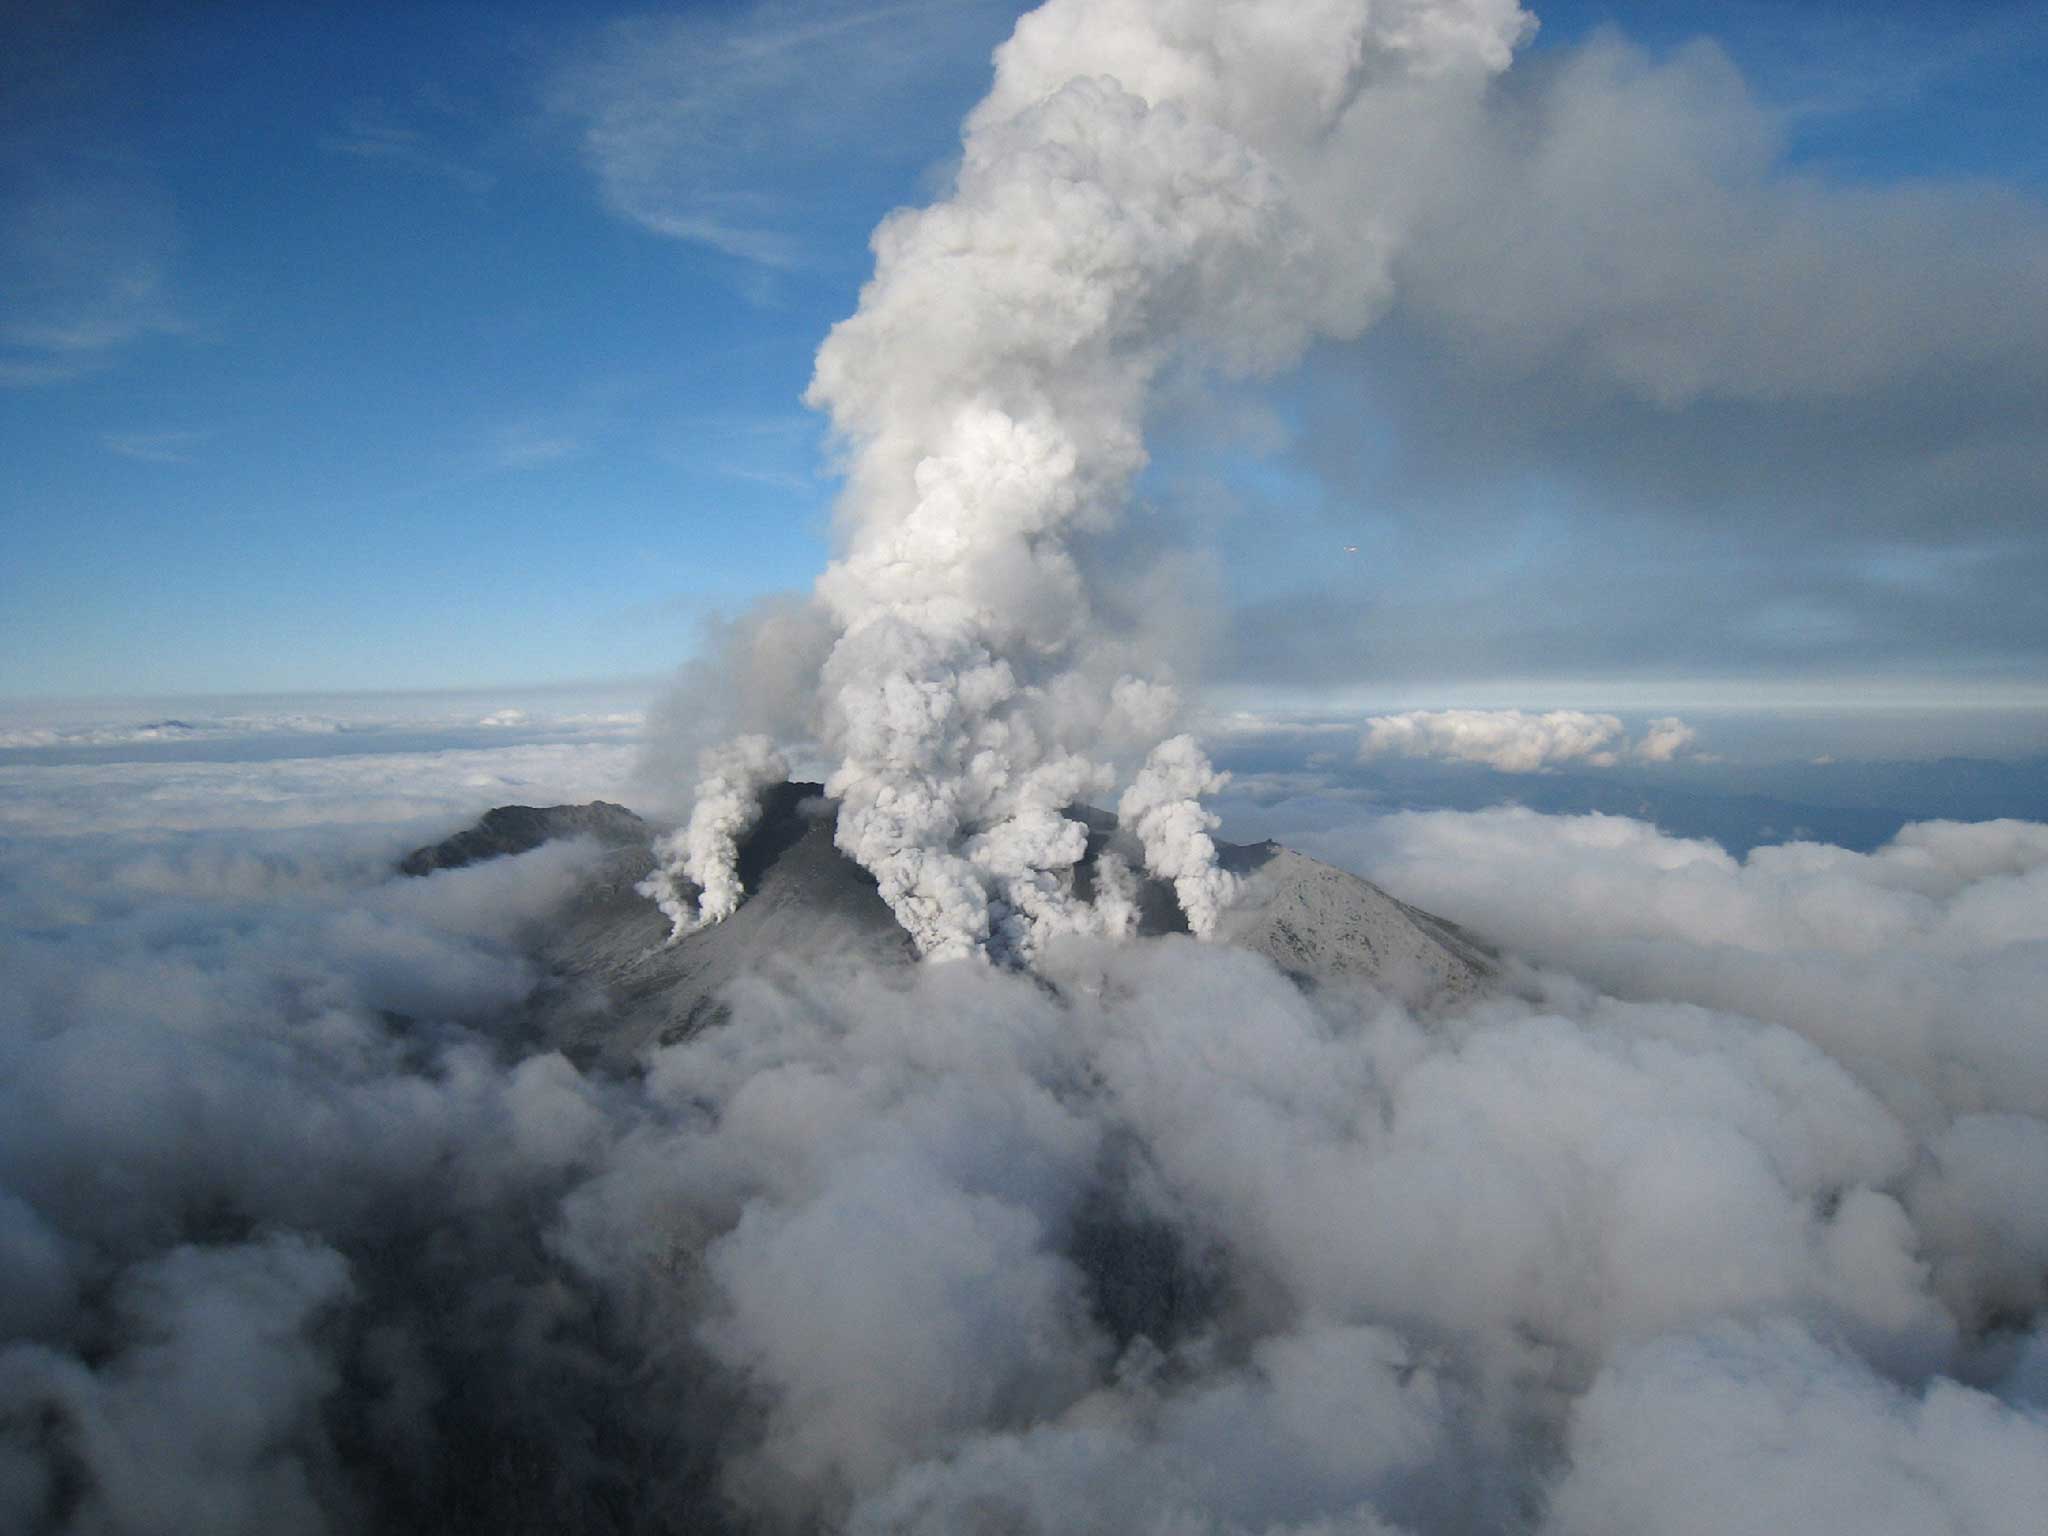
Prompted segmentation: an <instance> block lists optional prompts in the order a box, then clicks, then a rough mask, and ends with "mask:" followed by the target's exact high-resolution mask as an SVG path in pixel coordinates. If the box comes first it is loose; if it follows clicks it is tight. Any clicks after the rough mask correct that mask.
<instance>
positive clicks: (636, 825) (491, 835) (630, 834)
mask: <svg viewBox="0 0 2048 1536" xmlns="http://www.w3.org/2000/svg"><path fill="white" fill-rule="evenodd" d="M558 837H594V838H596V839H597V840H598V841H599V842H601V843H609V844H612V845H613V846H615V847H623V846H626V845H629V844H635V843H646V842H651V841H652V840H653V837H654V829H653V828H652V827H650V826H648V825H647V823H646V822H644V821H642V820H641V819H640V818H639V817H638V816H636V815H634V814H633V813H632V812H631V811H629V810H627V809H626V808H625V807H624V806H623V805H613V804H612V803H611V802H610V801H609V800H593V801H591V802H590V803H589V804H588V805H501V806H499V807H498V808H497V809H496V810H490V811H485V812H484V814H483V819H482V820H481V821H479V822H478V823H477V824H476V825H475V826H473V827H467V828H465V829H463V830H462V831H460V832H458V833H456V834H455V835H454V836H453V837H450V838H445V839H443V840H442V841H441V842H438V843H435V844H433V845H432V846H431V847H428V848H415V849H413V851H412V852H411V853H408V854H407V855H406V856H405V857H404V858H403V859H401V860H400V861H399V864H398V869H399V873H401V874H407V875H431V874H432V873H433V872H434V871H435V870H437V869H460V868H462V867H463V866H464V865H465V864H478V863H481V862H482V861H483V860H485V859H496V858H502V857H504V856H505V855H506V854H509V853H525V852H527V851H528V850H529V849H533V848H538V847H539V846H540V845H541V844H542V843H545V842H550V841H552V840H553V839H555V838H558Z"/></svg>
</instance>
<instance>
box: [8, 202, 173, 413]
mask: <svg viewBox="0 0 2048 1536" xmlns="http://www.w3.org/2000/svg"><path fill="white" fill-rule="evenodd" d="M27 182H28V184H27V185H26V186H25V187H23V188H22V189H21V190H19V191H17V192H16V193H14V194H13V195H11V196H6V197H4V198H0V291H4V292H5V293H6V294H7V296H8V303H7V314H6V316H5V318H4V319H0V387H4V388H16V389H20V388H29V387H33V386H36V385H42V384H53V383H61V382H63V381H65V380H68V379H74V378H78V377H80V376H81V375H84V374H88V373H92V372H94V371H96V370H98V369H101V368H105V367H107V366H110V365H111V364H112V363H113V362H114V361H115V360H116V359H117V358H118V357H119V355H120V354H121V352H122V351H123V349H125V348H127V347H128V346H130V345H132V344H134V343H135V342H138V341H140V340H142V339H144V338H145V337H148V336H151V335H177V334H181V333H184V332H187V331H190V330H191V329H192V325H191V322H190V321H189V320H188V319H187V318H186V317H185V316H183V315H182V314H180V313H179V310H178V307H177V305H176V303H175V301H174V299H173V297H172V292H171V281H170V268H171V258H172V255H173V252H174V250H175V247H176V243H177V241H176V221H175V218H174V216H173V212H172V209H171V205H170V201H169V199H168V198H166V197H165V196H163V195H162V194H161V193H159V192H157V191H156V190H155V189H153V188H151V187H148V186H146V185H143V184H141V183H138V182H134V181H130V180H123V179H120V178H116V177H108V176H97V175H87V176H81V177H78V178H76V179H67V178H64V177H61V176H59V175H56V174H54V173H45V174H42V175H39V176H32V177H29V178H27Z"/></svg>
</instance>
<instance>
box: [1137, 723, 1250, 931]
mask: <svg viewBox="0 0 2048 1536" xmlns="http://www.w3.org/2000/svg"><path fill="white" fill-rule="evenodd" d="M1229 782H1230V775H1229V774H1227V773H1218V772H1217V771H1216V770H1215V769H1214V768H1212V767H1210V766H1209V759H1208V758H1207V757H1206V756H1204V755H1203V753H1202V749H1201V748H1200V747H1198V746H1196V745H1195V739H1194V737H1192V736H1175V737H1172V738H1170V739H1169V740H1166V741H1162V742H1161V743H1160V744H1159V745H1158V746H1156V747H1154V748H1153V749H1152V755H1151V756H1150V757H1149V758H1147V759H1146V760H1145V766H1144V768H1143V769H1142V770H1141V771H1140V772H1139V774H1138V777H1137V779H1136V781H1135V782H1134V783H1133V784H1132V785H1131V787H1130V788H1129V789H1127V790H1125V791H1124V796H1123V799H1121V800H1120V801H1118V802H1117V808H1116V813H1117V817H1118V819H1119V820H1120V821H1122V823H1123V824H1124V825H1125V826H1127V827H1129V828H1130V829H1131V830H1132V831H1134V832H1136V833H1137V834H1138V841H1139V842H1140V843H1141V844H1142V845H1143V846H1144V849H1145V867H1146V868H1147V869H1149V870H1151V871H1152V873H1154V874H1155V875H1158V876H1159V877H1160V878H1161V879H1163V880H1171V881H1172V882H1173V892H1174V895H1176V896H1178V897H1179V898H1180V907H1181V910H1182V911H1183V912H1185V913H1186V914H1187V917H1188V931H1189V932H1191V933H1193V934H1194V935H1195V937H1196V938H1198V939H1206V938H1208V937H1210V936H1211V935H1212V934H1214V933H1215V931H1216V924H1217V922H1218V921H1219V920H1220V919H1221V918H1222V916H1223V912H1224V909H1225V908H1226V907H1228V906H1229V905H1230V903H1231V900H1232V898H1233V897H1235V896H1236V894H1237V880H1236V877H1235V876H1233V875H1231V874H1230V873H1229V872H1228V871H1226V870H1222V869H1218V868H1217V867H1216V844H1215V842H1214V840H1213V839H1211V838H1210V836H1209V834H1210V833H1211V832H1213V831H1214V830H1215V829H1216V817H1215V816H1214V815H1213V814H1211V813H1210V812H1208V811H1206V810H1204V809H1203V808H1202V803H1201V797H1202V796H1203V795H1213V794H1215V793H1216V792H1217V791H1219V790H1221V789H1222V788H1223V786H1224V785H1225V784H1227V783H1229Z"/></svg>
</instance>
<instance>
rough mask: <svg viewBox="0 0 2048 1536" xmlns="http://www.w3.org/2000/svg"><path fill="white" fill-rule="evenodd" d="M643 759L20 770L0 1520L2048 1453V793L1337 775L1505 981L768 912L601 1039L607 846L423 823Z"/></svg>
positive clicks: (1374, 831) (1929, 1497) (675, 1511)
mask: <svg viewBox="0 0 2048 1536" xmlns="http://www.w3.org/2000/svg"><path fill="white" fill-rule="evenodd" d="M564 754H567V756H566V757H565V755H564ZM337 762H341V763H345V764H347V765H348V766H347V768H346V770H345V772H342V773H341V774H340V776H337V770H336V769H335V766H334V765H335V764H336V763H337ZM631 766H632V765H631V762H630V760H629V759H628V758H627V757H625V756H622V754H621V752H620V748H619V746H618V744H617V743H616V742H615V741H612V740H610V739H608V738H607V737H606V736H605V735H604V733H603V732H602V731H600V730H597V729H595V728H593V730H592V731H591V732H590V735H589V737H588V739H585V740H582V741H580V742H563V741H560V740H556V741H552V742H549V743H547V744H545V745H544V746H543V747H534V746H530V745H523V744H520V743H518V742H510V743H508V744H507V745H505V746H503V747H501V748H498V749H496V751H495V753H493V752H492V751H490V750H487V749H473V748H463V749H459V750H450V751H435V750H426V751H420V752H415V753H410V754H395V753H386V754H366V755H362V756H358V757H355V758H345V759H339V760H337V759H332V758H306V759H298V760H293V759H278V758H264V759H262V760H258V761H253V762H250V763H245V764H239V765H237V764H231V763H229V764H223V763H206V764H166V763H129V764H100V765H96V766H94V767H92V768H91V769H90V771H87V772H84V773H81V772H80V771H78V770H77V769H73V768H52V767H46V766H37V765H33V764H30V765H26V766H24V765H23V764H21V763H19V762H14V763H9V764H6V765H0V785H4V790H5V796H6V798H5V804H6V805H7V807H8V808H9V809H8V813H7V817H6V819H5V821H4V822H0V848H4V854H5V858H4V862H0V868H4V871H5V873H4V875H0V969H4V972H5V974H6V976H7V977H8V986H7V987H6V989H5V992H4V994H0V1256H4V1257H0V1330H4V1338H5V1340H6V1342H5V1343H4V1344H0V1526H4V1527H5V1528H7V1529H10V1530H25V1531H44V1530H49V1531H105V1532H112V1531H123V1532H125V1531H133V1532H144V1531H150V1532H155V1531H164V1530H206V1531H222V1532H232V1531H242V1530H248V1531H257V1530H262V1531H266V1532H276V1531H309V1532H310V1531H341V1530H351V1529H364V1528H371V1529H380V1530H472V1529H474V1530H482V1529H492V1530H543V1529H545V1530H559V1529H579V1530H595V1531H604V1530H617V1531H627V1530H684V1529H689V1530H703V1529H721V1528H723V1529H736V1530H767V1531H775V1530H809V1529H819V1528H826V1529H846V1530H855V1531H898V1530H913V1531H933V1532H938V1531H977V1530H980V1531H993V1530H1002V1531H1046V1532H1052V1531H1077V1530H1078V1531H1090V1530H1095V1531H1104V1532H1111V1531H1115V1532H1125V1531H1161V1532H1165V1531H1171V1532H1183V1531H1202V1532H1240V1531H1242V1532H1254V1531H1258V1532H1279V1531H1285V1532H1309V1531H1315V1532H1337V1531H1345V1532H1375V1533H1380V1532H1386V1531H1390V1530H1408V1531H1415V1532H1466V1531H1471V1532H1477V1531H1498V1530H1524V1531H1531V1532H1551V1533H1564V1532H1573V1533H1581V1532H1583V1533H1595V1532H1614V1533H1622V1532H1640V1531H1645V1530H1658V1531H1694V1530H1697V1531H1702V1532H1705V1531H1716V1532H1720V1531H1730V1530H1758V1531H1763V1530H1783V1529H1788V1528H1797V1529H1801V1530H1808V1531H1816V1532H1824V1531H1842V1532H1857V1533H1868V1532H1890V1531H1897V1532H1900V1533H1906V1532H1912V1533H1915V1536H1920V1533H1926V1532H1938V1531H1955V1532H2003V1531H2010V1532H2015V1533H2017V1532H2021V1531H2027V1530H2031V1529H2032V1525H2033V1522H2034V1521H2035V1520H2036V1519H2037V1518H2038V1511H2039V1510H2040V1509H2041V1508H2042V1507H2044V1506H2043V1501H2044V1498H2048V1341H2044V1338H2043V1335H2042V1332H2041V1328H2040V1323H2039V1318H2040V1314H2041V1311H2042V1308H2043V1306H2044V1304H2048V1215H2044V1212H2048V1028H2044V1021H2043V1016H2042V1012H2041V1003H2040V998H2041V997H2042V996H2043V995H2048V986H2044V984H2048V828H2044V827H2042V826H2040V825H2038V824H2030V823H2022V822H1992V823H1982V824H1975V825H1964V824H1956V823H1930V824H1923V825H1919V826H1916V827H1913V828H1911V829H1909V830H1908V831H1907V832H1906V833H1904V834H1902V835H1901V836H1900V837H1899V838H1898V839H1897V840H1896V841H1895V842H1894V843H1893V844H1892V845H1890V846H1889V847H1886V848H1883V849H1880V850H1879V851H1877V852H1876V853H1873V854H1867V855H1864V854H1852V853H1848V852H1846V851H1843V850H1840V849H1833V848H1828V847H1825V846H1820V845H1811V844H1808V845H1799V844H1790V845H1783V846H1778V847H1769V848H1762V849H1758V850H1757V851H1755V852H1754V853H1752V854H1751V855H1750V856H1749V857H1748V858H1747V859H1746V860H1741V861H1738V860H1735V859H1733V858H1731V857H1729V856H1728V855H1727V854H1725V853H1723V852H1722V851H1721V850H1720V849H1718V848H1717V847H1715V846H1713V845H1711V844H1706V843H1701V842H1694V841H1686V840H1681V839H1676V838H1672V837H1669V836H1666V835H1665V834H1662V833H1659V832H1658V831H1657V830H1656V829H1654V828H1653V827H1651V826H1649V825H1647V824H1645V823H1641V822H1637V821H1631V820H1628V819H1625V818H1618V817H1601V816H1589V817H1558V816H1540V815H1536V814H1534V813H1531V812H1528V811H1523V810H1518V809H1515V808H1511V807H1504V808H1498V809H1495V810H1490V811H1485V812H1478V813H1455V812H1425V813H1404V814H1393V815H1384V816H1375V815H1371V814H1366V813H1362V812H1360V811H1359V810H1358V809H1357V808H1356V807H1347V806H1344V805H1342V804H1339V803H1333V804H1332V805H1331V806H1330V808H1329V826H1328V828H1327V831H1326V833H1325V835H1323V836H1322V837H1321V838H1320V839H1317V840H1313V841H1312V846H1311V851H1313V852H1316V853H1319V854H1320V855H1322V856H1324V857H1328V858H1332V859H1334V860H1336V861H1338V862H1342V863H1347V864H1350V865H1352V866H1353V867H1356V868H1359V869H1361V870H1364V871H1365V872H1367V873H1370V874H1372V875H1373V876H1375V877H1376V878H1378V879H1380V880H1382V881H1383V882H1384V883H1385V884H1386V885H1387V886H1388V887H1389V888H1390V889H1392V890H1393V891H1394V892H1396V893H1397V894H1399V895H1400V896H1402V897H1403V898H1405V899H1408V900H1411V901H1414V902H1416V903H1418V904H1420V905H1422V906H1425V907H1427V908H1430V909H1432V910H1435V911H1438V912H1441V913H1443V914H1444V915H1446V916H1449V917H1452V918H1454V919H1456V920H1458V921H1461V922H1464V923H1466V924H1468V925H1470V926H1471V927H1472V928H1474V929H1475V930H1476V931H1478V932H1479V933H1481V934H1482V935H1484V936H1485V937H1487V938H1489V939H1491V940H1493V941H1494V942H1496V943H1498V944H1500V945H1501V946H1502V947H1503V949H1504V951H1505V952H1506V954H1507V956H1508V957H1509V958H1508V961H1507V974H1506V980H1505V982H1504V985H1503V986H1502V988H1501V989H1500V990H1499V991H1498V992H1497V993H1496V994H1495V995H1493V996H1491V997H1489V998H1487V999H1485V1000H1483V1001H1480V1002H1477V1003H1474V1004H1472V1005H1470V1006H1468V1007H1465V1008H1463V1009H1462V1010H1460V1011H1458V1012H1456V1013H1452V1014H1447V1015H1434V1014H1418V1013H1416V1012H1414V1011H1411V1010H1409V1009H1407V1008H1404V1007H1403V1006H1401V1005H1399V1004H1398V1003H1396V1002H1395V1001H1393V1000H1391V999H1390V998H1388V997H1384V996H1381V995H1378V994H1376V993H1374V992H1372V991H1371V990H1368V989H1342V988H1330V989H1323V990H1319V991H1315V992H1304V991H1303V990H1302V989H1301V988H1300V987H1298V986H1297V985H1296V984H1295V983H1293V982H1292V981H1290V980H1288V979H1287V978H1286V977H1284V976H1282V975H1281V974H1279V973H1278V972H1276V971H1275V970H1274V969H1273V968H1272V967H1271V966H1270V965H1268V964H1267V963H1266V962H1265V961H1263V960H1261V959H1259V958H1258V957H1255V956H1251V955H1248V954H1244V953H1240V952H1235V951H1231V950H1228V949H1225V948H1221V947H1216V946H1209V945H1203V944H1197V943H1195V942H1192V941H1189V940H1186V939H1165V940H1155V941H1146V942H1142V943H1124V944H1113V943H1106V942H1103V941H1099V940H1088V939H1076V940H1075V941H1073V942H1071V943H1067V944H1061V945H1055V946H1052V947H1051V948H1050V949H1049V951H1048V952H1047V954H1046V955H1045V956H1044V957H1043V959H1042V962H1041V965H1040V967H1039V971H1038V974H1036V975H1030V974H1025V973H1021V972H1014V971H1006V970H1003V969H999V968H994V967H991V966H989V965H987V964H984V963H981V962H978V961H967V962H960V963H948V964H938V965H928V966H924V967H906V968H902V969H899V970H894V971H884V972H876V971H873V970H864V969H860V968H857V967H855V966H854V965H852V964H851V963H850V962H849V963H848V964H847V965H846V966H844V967H843V968H838V969H832V968H827V969H823V970H813V971H810V972H807V973H803V974H794V973H788V972H781V971H777V970H776V969H775V968H774V967H773V966H772V965H771V966H769V967H768V968H767V969H766V970H765V971H764V973H763V974H760V975H757V976H755V977H753V978H751V979H749V980H747V981H745V982H743V983H742V984H741V985H740V986H739V987H738V988H737V990H736V991H735V992H734V994H733V996H732V999H731V1002H732V1007H733V1013H732V1018H731V1021H730V1022H729V1023H728V1024H726V1025H725V1026H724V1027H722V1028H718V1029H715V1030H712V1031H709V1032H706V1033H703V1034H700V1035H698V1036H696V1037H694V1038H691V1039H688V1040H685V1041H682V1042H680V1043H677V1044H672V1045H669V1046H666V1047H663V1048H659V1049H656V1050H654V1051H652V1052H650V1053H649V1054H648V1055H647V1056H646V1058H645V1059H644V1060H643V1061H642V1062H641V1063H640V1065H639V1070H638V1071H636V1072H635V1073H633V1074H630V1075H627V1076H623V1077H613V1076H607V1075H601V1074H599V1073H597V1072H595V1071H594V1070H583V1069H579V1067H578V1066H577V1065H576V1064H575V1063H572V1062H570V1061H568V1060H565V1059H564V1058H563V1057H562V1056H560V1055H559V1054H556V1053H553V1052H550V1051H544V1050H539V1049H537V1048H536V1047H534V1046H533V1044H532V1043H531V1042H530V1040H529V1038H528V1037H527V1035H526V1034H525V1032H524V1028H523V1014H522V1005H523V1002H524V1000H525V999H526V997H527V996H528V995H529V994H530V993H531V991H532V989H533V988H534V986H535V985H536V984H537V983H538V982H539V981H540V979H541V977H540V975H539V973H538V972H537V970H536V968H535V967H534V965H533V963H532V962H531V960H530V959H529V958H528V953H529V944H530V941H531V940H532V939H533V938H534V937H535V936H536V935H537V934H539V933H541V932H544V931H545V930H546V927H547V925H548V923H549V920H550V914H551V913H552V912H555V911H557V910H558V909H559V906H560V904H561V903H562V902H563V901H564V900H565V899H568V898H569V897H570V896H571V894H572V893H573V891H574V890H575V888H576V886H577V884H578V882H579V881H580V880H581V879H582V878H584V877H585V876H586V875H587V873H588V872H589V871H590V870H591V869H592V868H593V867H594V863H595V861H596V859H597V856H598V855H597V851H596V850H594V849H591V848H588V847H586V846H583V845H578V844H574V843H569V844H555V845H549V846H547V847H544V848H542V849H539V850H537V851H535V852H533V853H530V854H525V855H520V856H518V857H515V858H509V859H503V860H498V861H495V862H491V863H487V864H483V865H478V866H473V867H470V868H466V869H460V870H450V871H442V872H439V873H436V874H434V875H432V876H430V877H427V878H425V879H404V878H400V877H397V876H395V875H394V874H393V872H392V863H393V860H394V858H395V857H396V856H397V854H399V853H400V852H402V851H403V849H404V848H406V847H408V846H410V845H411V844H412V843H413V842H416V841H420V840H422V839H424V838H427V837H431V836H435V835H439V834H441V833H444V832H446V831H449V830H453V829H454V828H455V827H456V826H458V825H460V824H462V823H463V822H465V821H467V820H468V819H469V818H470V817H471V816H472V815H473V814H474V812H475V811H476V810H479V809H481V808H482V807H483V806H484V805H485V804H487V803H489V802H491V801H492V800H502V799H508V798H516V799H524V800H530V801H534V802H548V801H552V800H556V799H571V798H587V797H589V796H590V795H592V794H605V795H607V796H608V797H611V798H629V797H630V792H631ZM551 774H552V776H550V775H551ZM513 786H516V787H517V789H518V791H519V792H518V793H516V794H514V793H510V792H509V791H510V789H511V787H513ZM202 805H203V806H205V807H206V811H205V813H204V814H203V815H202V814H200V812H199V810H198V809H197V807H200V806H202ZM152 806H155V807H161V808H162V809H163V814H162V816H161V818H160V819H158V820H156V821H154V822H153V821H152V820H151V817H150V813H149V810H148V808H149V807H152Z"/></svg>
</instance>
